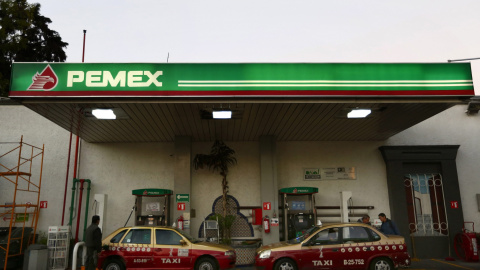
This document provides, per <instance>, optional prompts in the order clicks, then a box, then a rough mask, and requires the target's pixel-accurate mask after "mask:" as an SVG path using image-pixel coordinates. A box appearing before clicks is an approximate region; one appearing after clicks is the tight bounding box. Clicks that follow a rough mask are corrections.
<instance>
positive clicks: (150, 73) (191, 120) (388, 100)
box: [10, 63, 474, 142]
mask: <svg viewBox="0 0 480 270" xmlns="http://www.w3.org/2000/svg"><path fill="white" fill-rule="evenodd" d="M10 90H11V91H10V98H11V99H13V100H16V101H18V102H20V103H21V104H23V105H25V106H27V107H28V108H30V109H32V110H33V111H35V112H37V113H39V114H40V115H42V116H44V117H46V118H47V119H50V120H51V121H53V122H54V123H56V124H58V125H59V126H61V127H63V128H65V129H67V130H69V131H72V132H73V133H75V134H77V135H79V136H80V137H81V138H82V139H84V140H86V141H88V142H170V141H174V140H175V137H176V136H190V137H191V138H192V140H193V141H212V140H215V139H221V140H225V141H256V140H258V138H259V136H262V135H273V136H275V137H276V138H277V140H279V141H369V140H385V139H387V138H389V137H390V136H392V135H394V134H396V133H398V132H400V131H402V130H404V129H406V128H409V127H411V126H413V125H415V124H417V123H419V122H421V121H423V120H425V119H427V118H429V117H431V116H433V115H435V114H437V113H439V112H441V111H443V110H445V109H447V108H449V107H451V106H453V105H456V104H461V103H464V102H466V101H468V100H469V98H471V97H473V96H474V90H473V81H472V75H471V69H470V64H469V63H368V64H366V63H358V64H353V63H337V64H332V63H328V64H327V63H237V64H200V63H199V64H175V63H174V64H170V63H166V64H156V63H125V64H123V63H88V64H87V63H14V64H13V68H12V82H11V89H10ZM95 109H111V110H112V111H113V112H114V114H115V115H116V119H113V120H104V119H97V118H96V117H94V116H93V113H92V112H93V110H95ZM353 109H368V110H370V111H371V113H370V114H369V115H368V116H367V117H366V118H355V119H350V118H347V114H348V113H349V112H350V111H352V110H353ZM219 110H227V111H231V112H232V118H231V119H221V120H220V119H212V112H214V111H219Z"/></svg>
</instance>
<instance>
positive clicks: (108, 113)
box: [92, 109, 117, 119]
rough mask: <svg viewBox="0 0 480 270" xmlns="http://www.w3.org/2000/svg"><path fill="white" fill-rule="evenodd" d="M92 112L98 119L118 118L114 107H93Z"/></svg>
mask: <svg viewBox="0 0 480 270" xmlns="http://www.w3.org/2000/svg"><path fill="white" fill-rule="evenodd" d="M92 114H93V116H95V117H96V118H97V119H117V116H116V115H115V114H114V113H113V110H112V109H93V110H92Z"/></svg>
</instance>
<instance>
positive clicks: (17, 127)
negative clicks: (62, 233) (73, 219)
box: [0, 105, 73, 232]
mask: <svg viewBox="0 0 480 270" xmlns="http://www.w3.org/2000/svg"><path fill="white" fill-rule="evenodd" d="M22 135H23V141H24V142H26V143H28V144H31V145H34V146H37V147H42V146H43V145H45V154H44V160H43V173H42V187H41V195H40V200H41V201H47V202H48V208H46V209H41V211H40V219H39V221H38V228H39V229H40V230H41V231H43V232H46V231H47V229H48V226H49V225H60V224H61V222H62V208H63V199H64V193H65V177H66V168H67V156H68V142H69V138H70V132H68V131H66V130H63V129H61V128H59V127H58V126H57V125H55V124H54V123H52V122H50V121H48V120H46V119H45V118H43V117H42V116H40V115H38V114H36V113H34V112H33V111H31V110H29V109H27V108H26V107H23V106H14V105H5V106H0V142H1V144H0V151H1V153H0V155H3V154H5V153H6V151H9V150H11V149H12V146H13V144H4V143H5V142H20V139H21V136H22ZM16 145H18V144H16ZM12 159H13V160H12ZM17 159H18V154H14V156H12V155H5V156H4V157H2V158H0V163H2V164H3V163H10V164H12V162H13V163H15V164H16V163H17V162H18V160H17ZM71 164H72V166H73V160H72V161H71ZM72 166H71V169H70V173H71V172H72V171H73V167H72ZM1 170H3V168H2V169H1ZM35 172H36V173H35V174H34V175H35V176H37V175H38V176H40V173H39V171H38V170H35ZM70 183H71V180H70ZM70 188H71V187H70V186H69V187H68V191H70V190H71V189H70ZM13 190H14V186H13V184H11V183H10V182H8V181H7V180H5V179H0V204H2V205H3V204H5V203H6V202H12V201H13ZM18 196H19V197H18V198H17V204H19V203H25V202H32V203H36V196H35V195H34V194H31V193H26V192H19V194H18ZM33 198H34V199H33ZM68 199H69V197H67V201H68ZM22 210H23V209H22ZM0 211H2V212H3V211H5V209H0ZM8 221H9V220H8ZM67 222H68V216H65V223H67ZM3 226H9V223H8V222H5V221H4V220H3V219H0V227H3Z"/></svg>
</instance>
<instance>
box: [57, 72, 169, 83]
mask: <svg viewBox="0 0 480 270" xmlns="http://www.w3.org/2000/svg"><path fill="white" fill-rule="evenodd" d="M160 75H163V71H161V70H159V71H156V72H155V73H153V74H152V72H150V71H148V70H145V71H140V70H134V71H129V72H128V74H127V71H124V70H123V71H119V72H118V73H117V75H116V76H115V77H113V75H112V73H111V72H110V71H108V70H105V71H100V70H91V71H87V76H86V80H85V72H83V71H69V72H68V78H67V87H73V84H74V83H81V82H84V81H85V86H86V87H107V86H109V85H110V86H111V87H118V86H120V87H125V84H127V86H128V87H149V86H150V85H152V84H154V85H155V86H157V87H162V82H160V81H158V76H160ZM145 77H147V78H148V80H147V81H146V82H142V81H143V80H144V78H145Z"/></svg>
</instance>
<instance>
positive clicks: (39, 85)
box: [27, 65, 58, 91]
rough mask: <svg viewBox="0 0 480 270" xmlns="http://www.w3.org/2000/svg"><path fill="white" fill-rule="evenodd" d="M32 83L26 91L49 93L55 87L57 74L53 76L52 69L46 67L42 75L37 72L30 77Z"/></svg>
mask: <svg viewBox="0 0 480 270" xmlns="http://www.w3.org/2000/svg"><path fill="white" fill-rule="evenodd" d="M32 81H33V82H32V84H31V85H30V86H29V87H28V88H27V90H44V91H50V90H52V89H53V88H55V86H57V83H58V77H57V74H55V71H53V69H52V67H50V65H47V67H46V68H45V69H44V70H43V71H42V73H40V74H38V71H37V73H36V74H35V75H34V76H33V77H32Z"/></svg>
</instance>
